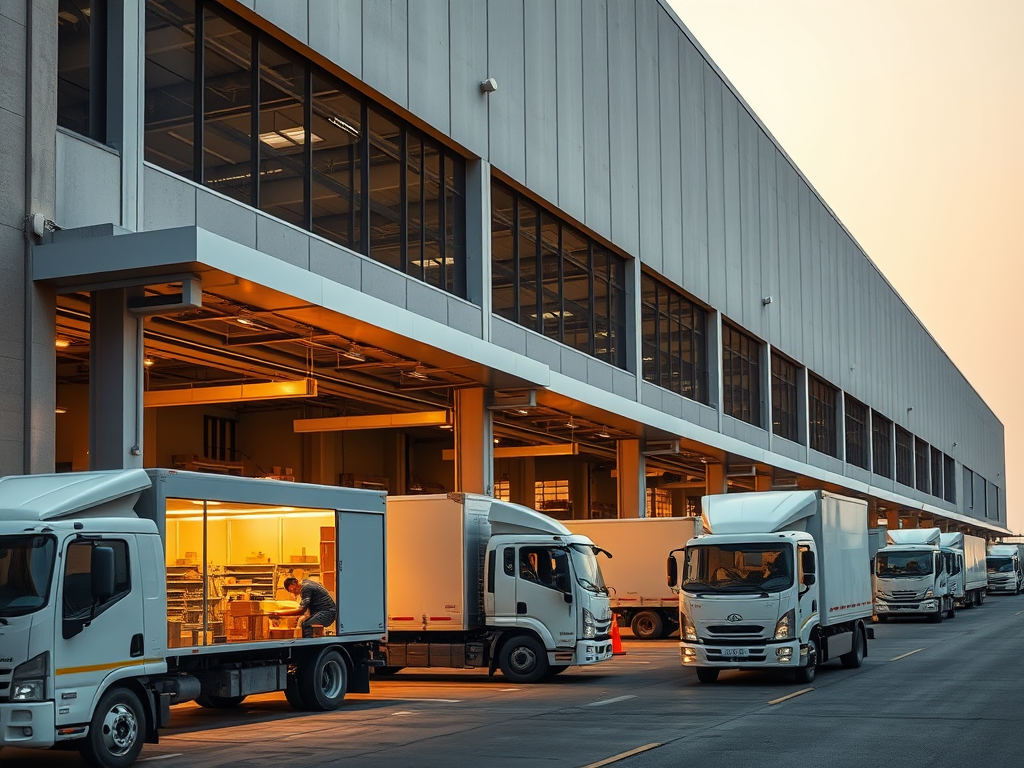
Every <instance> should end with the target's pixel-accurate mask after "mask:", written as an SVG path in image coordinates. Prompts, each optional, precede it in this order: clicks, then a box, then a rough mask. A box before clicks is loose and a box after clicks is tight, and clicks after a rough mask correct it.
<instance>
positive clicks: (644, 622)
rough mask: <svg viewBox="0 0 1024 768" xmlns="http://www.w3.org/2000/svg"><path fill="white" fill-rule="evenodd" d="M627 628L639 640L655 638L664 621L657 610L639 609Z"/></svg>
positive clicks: (658, 634)
mask: <svg viewBox="0 0 1024 768" xmlns="http://www.w3.org/2000/svg"><path fill="white" fill-rule="evenodd" d="M629 628H630V629H632V630H633V634H634V635H636V636H637V637H639V638H640V639H641V640H657V639H658V638H659V637H661V633H662V632H663V631H664V629H665V621H664V620H663V619H662V618H661V614H659V613H658V612H657V611H640V612H639V613H638V614H636V616H634V617H633V621H632V622H631V623H630V625H629Z"/></svg>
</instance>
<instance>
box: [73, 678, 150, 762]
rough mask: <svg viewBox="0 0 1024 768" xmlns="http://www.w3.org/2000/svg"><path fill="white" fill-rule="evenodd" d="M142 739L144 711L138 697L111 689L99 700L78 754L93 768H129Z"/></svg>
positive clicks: (130, 692)
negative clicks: (87, 733)
mask: <svg viewBox="0 0 1024 768" xmlns="http://www.w3.org/2000/svg"><path fill="white" fill-rule="evenodd" d="M145 736H146V711H145V709H143V707H142V702H140V701H139V697H138V696H136V695H135V694H134V693H133V692H132V691H130V690H128V689H127V688H111V689H110V690H108V691H107V692H106V693H105V694H103V698H101V699H100V703H99V706H97V707H96V711H95V712H94V713H93V716H92V721H91V722H90V723H89V735H88V736H86V737H85V738H84V739H82V741H81V743H80V744H79V745H78V751H79V752H81V754H82V758H83V759H84V760H85V762H87V763H88V764H89V765H91V766H92V767H93V768H128V766H130V765H131V764H132V763H134V762H135V759H136V758H137V757H138V756H139V753H140V752H141V751H142V742H143V739H145Z"/></svg>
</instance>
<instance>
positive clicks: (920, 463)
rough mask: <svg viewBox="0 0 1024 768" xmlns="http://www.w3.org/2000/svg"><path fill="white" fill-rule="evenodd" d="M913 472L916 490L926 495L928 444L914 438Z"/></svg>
mask: <svg viewBox="0 0 1024 768" xmlns="http://www.w3.org/2000/svg"><path fill="white" fill-rule="evenodd" d="M914 472H915V478H914V479H915V480H916V481H917V486H916V487H917V490H919V491H921V492H922V493H928V489H929V487H930V486H929V484H928V443H926V442H925V441H924V440H921V439H920V438H916V437H915V438H914Z"/></svg>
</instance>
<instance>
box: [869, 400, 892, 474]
mask: <svg viewBox="0 0 1024 768" xmlns="http://www.w3.org/2000/svg"><path fill="white" fill-rule="evenodd" d="M871 471H872V472H874V473H875V474H876V475H880V476H881V477H888V478H891V477H892V422H891V421H889V420H888V419H887V418H885V416H883V415H882V414H880V413H879V412H878V411H872V412H871Z"/></svg>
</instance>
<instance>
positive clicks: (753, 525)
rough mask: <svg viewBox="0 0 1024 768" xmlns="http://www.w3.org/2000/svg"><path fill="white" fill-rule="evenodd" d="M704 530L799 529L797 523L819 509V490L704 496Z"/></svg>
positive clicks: (702, 500)
mask: <svg viewBox="0 0 1024 768" xmlns="http://www.w3.org/2000/svg"><path fill="white" fill-rule="evenodd" d="M701 506H702V508H703V513H702V515H701V523H702V525H703V527H704V531H705V533H714V534H728V533H775V532H777V531H791V530H800V529H801V528H802V526H798V525H795V523H797V522H799V521H800V520H803V519H804V518H807V517H810V516H812V515H813V514H814V513H815V512H816V511H817V509H818V495H817V492H816V491H768V492H762V493H730V494H722V495H715V496H705V497H703V498H702V499H701Z"/></svg>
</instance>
